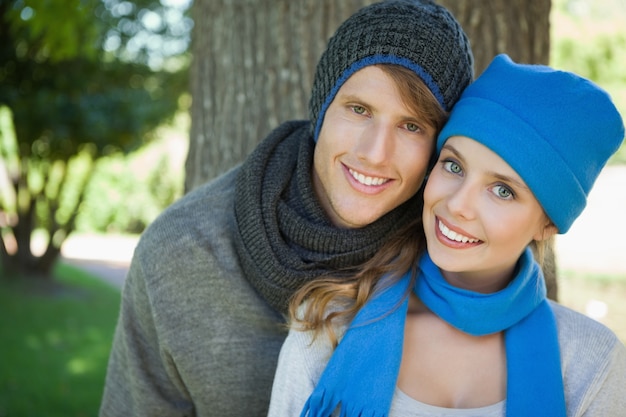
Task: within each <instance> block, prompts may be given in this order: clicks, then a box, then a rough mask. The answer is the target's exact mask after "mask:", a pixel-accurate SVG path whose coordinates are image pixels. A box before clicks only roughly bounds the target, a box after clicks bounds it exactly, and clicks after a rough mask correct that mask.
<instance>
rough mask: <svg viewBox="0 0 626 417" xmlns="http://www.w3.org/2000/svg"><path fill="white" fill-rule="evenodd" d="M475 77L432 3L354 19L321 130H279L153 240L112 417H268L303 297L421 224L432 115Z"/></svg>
mask: <svg viewBox="0 0 626 417" xmlns="http://www.w3.org/2000/svg"><path fill="white" fill-rule="evenodd" d="M472 64H473V60H472V55H471V51H470V47H469V42H468V40H467V37H466V36H465V34H464V33H463V30H462V29H461V27H460V26H459V24H458V22H457V21H456V20H455V19H454V18H453V17H452V15H451V14H450V13H449V12H448V11H447V10H445V9H444V8H442V7H441V6H438V5H436V4H434V3H432V2H430V1H427V0H422V1H408V0H396V1H387V2H383V3H379V4H375V5H372V6H368V7H365V8H363V9H361V10H360V11H358V12H357V13H355V14H354V15H353V16H352V17H350V18H349V19H348V20H346V21H345V22H344V23H343V24H342V25H341V27H340V28H339V29H338V30H337V32H336V33H335V35H334V36H333V38H332V39H331V40H330V41H329V44H328V47H327V50H326V51H325V52H324V54H323V56H322V57H321V59H320V62H319V63H318V66H317V70H316V76H315V80H314V85H313V91H312V96H311V101H310V120H308V121H292V122H287V123H284V124H283V125H281V126H279V127H278V128H277V129H275V130H274V131H273V132H271V133H270V135H269V136H268V137H267V138H265V139H264V140H263V141H262V142H261V143H260V144H259V145H258V147H257V148H256V149H255V151H254V152H253V153H252V154H251V155H250V156H249V157H248V158H247V160H246V161H245V162H244V163H243V164H242V165H241V166H238V167H236V168H234V169H232V170H230V171H229V172H227V173H225V174H224V175H222V176H221V177H219V178H217V179H215V180H213V181H211V182H209V183H208V184H206V185H205V186H202V187H199V188H198V189H196V190H194V191H193V192H191V193H189V194H188V195H186V196H185V197H183V198H182V199H180V200H179V201H178V202H176V203H175V204H173V205H172V206H171V207H170V208H168V209H167V210H166V211H165V212H164V213H163V214H162V215H161V216H160V217H159V218H158V219H157V220H156V221H155V222H154V223H153V224H152V225H151V226H150V227H149V228H148V230H146V232H145V233H144V234H143V236H142V238H141V240H140V242H139V245H138V246H137V248H136V250H135V254H134V258H133V261H132V263H131V267H130V271H129V273H128V277H127V279H126V283H125V287H124V290H123V294H122V305H121V311H120V317H119V322H118V326H117V330H116V333H115V338H114V342H113V348H112V352H111V357H110V360H109V369H108V373H107V379H106V386H105V390H104V396H103V401H102V405H101V409H100V415H101V416H121V415H132V416H245V417H254V416H265V415H266V413H267V407H268V404H269V399H270V392H271V388H272V380H273V376H274V370H275V367H276V361H277V357H278V353H279V351H280V347H281V344H282V342H283V340H284V338H285V336H286V328H285V326H284V318H283V313H284V312H285V310H286V306H287V304H288V301H289V298H290V296H291V295H292V294H293V292H294V291H295V290H296V289H297V288H299V287H300V286H301V285H302V284H303V283H305V282H307V281H310V280H312V279H315V278H317V277H320V276H323V275H326V274H330V273H335V274H336V273H337V271H338V270H345V269H349V268H355V267H357V266H358V265H359V264H361V263H362V262H364V261H365V260H367V259H368V258H369V257H370V256H371V255H372V254H373V253H374V252H375V251H376V250H377V249H378V248H379V247H380V246H381V244H382V243H383V242H384V241H385V240H386V239H388V238H389V237H390V236H391V235H392V234H393V233H394V232H395V231H396V230H398V229H399V228H400V227H401V226H402V225H404V224H405V223H406V222H408V221H409V220H410V219H412V218H413V217H414V216H415V215H416V213H419V207H420V206H421V201H420V199H419V198H418V197H415V193H416V192H417V190H418V189H419V187H420V186H421V183H422V180H423V178H424V175H425V173H426V169H427V166H428V161H429V158H430V156H431V153H432V150H433V146H434V138H435V137H436V134H437V130H438V129H439V128H440V127H441V126H440V125H441V123H439V122H437V120H440V119H441V117H434V116H432V115H430V113H431V112H429V111H425V110H423V109H421V108H418V107H420V105H419V103H421V102H428V100H431V101H434V102H435V104H436V105H437V106H438V107H440V108H441V110H442V114H444V116H445V112H447V111H449V110H450V108H451V107H452V105H453V104H454V103H455V102H456V100H457V99H458V97H459V96H460V94H461V92H462V90H463V89H464V88H465V87H466V86H467V85H468V84H469V83H470V81H471V79H472V75H473V73H472ZM394 68H395V69H394ZM403 71H404V73H406V72H408V73H409V74H410V76H411V77H414V79H415V80H416V81H415V82H414V83H411V82H407V81H406V77H405V75H403ZM399 80H400V81H399ZM401 80H404V81H401ZM418 84H420V85H423V86H426V88H424V89H422V90H425V91H426V93H428V94H414V93H415V91H422V90H420V89H419V86H418ZM413 90H415V91H413ZM416 95H419V97H417V98H416V99H415V100H413V99H412V98H411V97H412V96H416ZM425 96H427V97H425ZM431 97H432V99H431ZM416 103H417V104H416Z"/></svg>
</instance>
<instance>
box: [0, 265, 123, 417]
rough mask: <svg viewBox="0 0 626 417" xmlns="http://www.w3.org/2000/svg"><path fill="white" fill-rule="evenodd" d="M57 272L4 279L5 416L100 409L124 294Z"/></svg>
mask: <svg viewBox="0 0 626 417" xmlns="http://www.w3.org/2000/svg"><path fill="white" fill-rule="evenodd" d="M55 275H56V277H57V279H56V280H55V281H54V284H55V285H50V284H47V285H42V284H41V283H33V282H28V280H24V279H22V280H11V281H8V280H6V279H0V305H1V306H2V314H0V358H2V359H1V360H2V365H1V366H0V417H30V416H33V417H39V416H46V417H73V416H74V417H78V416H96V415H97V413H98V407H99V404H100V398H101V395H102V388H103V385H104V376H105V371H106V365H107V361H108V355H109V350H110V346H111V341H112V337H113V330H114V327H115V322H116V320H117V313H118V308H119V302H120V293H119V290H117V289H115V288H113V287H112V286H110V285H108V284H105V283H103V282H101V281H100V280H98V279H96V278H94V277H93V276H91V275H89V274H88V273H85V272H83V271H81V270H79V269H76V268H73V267H71V266H68V265H64V264H59V265H57V268H56V269H55Z"/></svg>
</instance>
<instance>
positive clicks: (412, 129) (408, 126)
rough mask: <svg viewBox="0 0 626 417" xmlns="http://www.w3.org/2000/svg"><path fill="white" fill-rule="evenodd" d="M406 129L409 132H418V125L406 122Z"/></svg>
mask: <svg viewBox="0 0 626 417" xmlns="http://www.w3.org/2000/svg"><path fill="white" fill-rule="evenodd" d="M406 130H408V131H409V132H419V131H420V127H419V126H418V125H416V124H415V123H407V124H406Z"/></svg>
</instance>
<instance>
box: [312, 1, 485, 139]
mask: <svg viewBox="0 0 626 417" xmlns="http://www.w3.org/2000/svg"><path fill="white" fill-rule="evenodd" d="M374 64H397V65H402V66H404V67H407V68H409V69H411V70H413V71H414V72H416V73H417V75H418V76H419V77H420V78H421V79H422V80H423V81H424V83H425V84H426V85H427V86H428V87H429V89H430V90H431V91H432V92H433V94H434V95H435V97H436V98H437V100H438V101H439V103H440V104H441V106H442V107H443V108H444V109H445V110H446V111H449V110H450V109H451V108H452V106H453V105H454V103H455V102H456V101H457V100H458V98H459V97H460V95H461V93H462V91H463V89H464V88H465V87H467V85H468V84H469V83H470V82H471V80H472V78H473V56H472V52H471V48H470V44H469V40H468V38H467V36H466V35H465V33H464V32H463V29H462V28H461V26H460V24H459V23H458V22H457V21H456V19H455V18H454V17H453V16H452V14H450V12H449V11H448V10H446V9H445V8H444V7H442V6H439V5H437V4H435V3H433V2H431V1H427V0H421V1H419V0H418V1H415V0H413V1H409V0H394V1H385V2H381V3H376V4H373V5H371V6H368V7H364V8H363V9H361V10H359V11H358V12H356V13H355V14H354V15H352V16H351V17H350V18H348V19H347V20H346V21H345V22H344V23H343V24H342V25H341V26H340V27H339V29H337V32H336V33H335V34H334V36H333V37H332V38H331V40H330V41H329V43H328V47H327V49H326V51H325V52H324V54H323V55H322V57H321V59H320V61H319V63H318V65H317V69H316V74H315V79H314V82H313V94H312V96H311V101H310V105H309V115H310V119H311V123H312V128H313V130H314V138H315V139H317V136H318V133H319V130H320V128H321V124H322V121H323V119H324V115H325V113H326V110H327V108H328V106H329V105H330V103H331V102H332V100H333V99H334V97H335V94H336V93H337V91H338V90H339V88H340V87H341V85H342V84H343V83H344V82H345V81H346V80H347V79H348V78H349V77H350V76H351V75H352V74H353V73H354V72H356V71H358V70H359V69H361V68H363V67H364V66H367V65H374Z"/></svg>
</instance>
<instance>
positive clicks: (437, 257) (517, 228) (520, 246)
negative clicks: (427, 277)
mask: <svg viewBox="0 0 626 417" xmlns="http://www.w3.org/2000/svg"><path fill="white" fill-rule="evenodd" d="M423 221H424V231H425V234H426V240H427V243H428V252H429V255H430V257H431V258H432V260H433V262H434V263H435V264H436V265H438V266H439V268H440V269H441V270H442V273H443V275H444V276H445V277H446V279H447V280H448V281H449V282H450V283H451V284H453V285H456V286H459V287H462V288H466V289H470V290H473V291H478V292H485V293H489V292H494V291H498V290H500V289H502V288H504V287H505V286H506V285H507V283H508V282H509V281H510V279H511V278H512V275H513V270H514V268H515V265H516V263H517V260H518V259H519V257H520V255H521V254H522V252H523V251H524V249H525V248H526V246H527V245H528V244H529V243H530V242H531V241H532V240H543V239H546V238H548V237H550V236H551V235H553V234H554V233H555V232H556V228H555V227H554V226H553V225H552V223H551V222H550V221H549V219H548V218H547V216H546V215H545V213H544V211H543V209H542V207H541V206H540V204H539V202H538V201H537V199H536V198H535V196H534V195H533V193H532V191H531V190H530V189H529V188H528V186H527V185H526V184H525V183H524V181H523V180H522V179H521V178H520V176H519V175H518V174H517V173H516V172H515V171H514V170H513V168H511V167H510V166H509V165H508V164H507V163H506V162H505V161H504V160H503V159H502V158H500V157H499V156H498V155H497V154H495V153H494V152H492V151H491V150H490V149H489V148H487V147H485V146H484V145H482V144H480V143H479V142H476V141H474V140H473V139H470V138H467V137H463V136H454V137H452V138H450V139H448V141H447V142H446V143H445V145H444V146H443V148H442V150H441V154H440V155H439V158H438V161H437V164H436V165H435V167H434V169H433V171H432V173H431V174H430V176H429V178H428V182H427V184H426V188H425V190H424V218H423Z"/></svg>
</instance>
